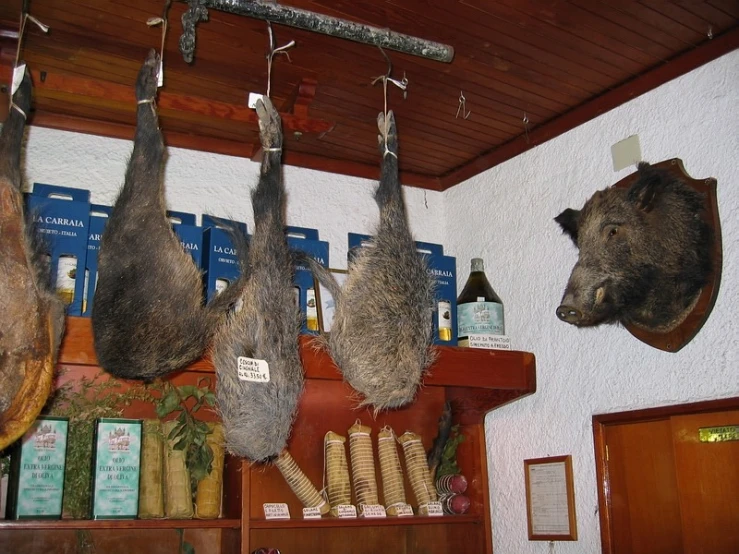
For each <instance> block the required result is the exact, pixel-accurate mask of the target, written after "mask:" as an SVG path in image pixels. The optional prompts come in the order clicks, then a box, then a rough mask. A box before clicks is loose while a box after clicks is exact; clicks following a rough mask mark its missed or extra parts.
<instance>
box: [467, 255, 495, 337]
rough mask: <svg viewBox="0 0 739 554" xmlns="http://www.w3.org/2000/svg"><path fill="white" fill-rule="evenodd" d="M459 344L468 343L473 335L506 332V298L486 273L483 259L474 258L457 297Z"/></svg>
mask: <svg viewBox="0 0 739 554" xmlns="http://www.w3.org/2000/svg"><path fill="white" fill-rule="evenodd" d="M457 322H458V323H457V336H458V344H459V346H469V336H470V335H505V322H504V316H503V301H502V300H501V299H500V296H498V295H497V294H496V293H495V291H494V290H493V287H492V286H490V282H489V281H488V278H487V277H486V276H485V264H484V262H483V260H482V258H472V263H471V267H470V276H469V277H468V278H467V282H466V283H465V285H464V288H463V289H462V292H461V293H460V294H459V297H458V298H457Z"/></svg>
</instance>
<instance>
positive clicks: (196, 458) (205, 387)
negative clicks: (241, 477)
mask: <svg viewBox="0 0 739 554" xmlns="http://www.w3.org/2000/svg"><path fill="white" fill-rule="evenodd" d="M203 383H204V384H203ZM158 385H159V386H160V391H161V397H160V398H159V400H157V401H156V402H155V408H156V413H157V416H158V417H159V418H160V419H164V418H165V417H167V416H168V415H170V414H172V413H174V412H177V411H179V412H180V413H179V415H178V416H177V424H176V425H175V426H174V428H173V429H172V431H170V433H169V436H168V437H166V439H167V440H170V441H174V446H173V448H174V449H175V450H184V451H185V452H186V463H187V469H188V470H189V471H190V488H191V490H192V493H193V495H194V494H195V492H196V491H197V487H198V483H199V482H200V480H201V479H204V478H205V477H207V476H208V475H209V474H210V472H211V471H212V469H213V450H211V448H210V445H209V444H208V443H206V441H205V439H206V437H207V436H208V434H209V433H210V428H209V427H208V424H207V423H205V422H204V421H200V420H198V419H195V417H194V415H193V414H195V413H196V412H197V411H198V410H199V409H200V408H202V407H203V406H208V407H213V406H215V403H216V397H215V394H213V391H211V390H210V379H209V378H207V377H203V378H201V379H199V380H198V383H197V385H180V386H175V385H173V384H172V383H170V382H169V381H162V382H160V383H158ZM201 385H202V386H201ZM154 386H156V385H154ZM191 399H194V402H193V400H191ZM188 405H191V406H192V407H190V408H188Z"/></svg>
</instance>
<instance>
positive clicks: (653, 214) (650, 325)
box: [555, 162, 713, 333]
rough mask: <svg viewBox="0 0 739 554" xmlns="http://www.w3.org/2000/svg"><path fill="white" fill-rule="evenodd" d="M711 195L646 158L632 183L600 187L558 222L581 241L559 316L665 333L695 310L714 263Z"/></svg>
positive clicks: (589, 323)
mask: <svg viewBox="0 0 739 554" xmlns="http://www.w3.org/2000/svg"><path fill="white" fill-rule="evenodd" d="M705 210H706V204H705V199H704V198H703V197H702V195H701V194H699V193H698V192H696V191H695V190H694V189H693V188H691V187H690V186H688V185H687V184H686V183H684V182H683V181H682V180H681V179H679V178H677V177H676V176H675V175H674V174H672V173H669V172H668V171H667V170H665V169H661V168H657V167H653V166H651V165H650V164H648V163H646V162H642V163H640V164H639V166H638V177H637V179H636V181H635V182H634V183H633V184H632V185H631V187H630V188H628V189H625V188H620V187H616V186H612V187H609V188H607V189H605V190H602V191H598V192H596V193H595V194H594V195H593V196H592V197H591V198H590V199H589V200H588V201H587V202H586V203H585V205H584V207H583V208H582V210H573V209H567V210H565V211H563V212H562V213H561V214H559V215H558V216H557V217H556V218H555V221H556V222H557V223H559V225H560V226H561V227H562V230H563V231H564V232H565V233H566V234H567V235H569V236H570V238H571V239H572V240H573V242H574V243H575V245H576V246H577V247H578V248H579V250H580V253H579V259H578V261H577V263H576V264H575V267H574V268H573V270H572V273H571V275H570V278H569V281H568V283H567V288H566V289H565V292H564V296H563V298H562V302H561V305H560V306H559V307H558V308H557V316H558V317H559V318H560V319H561V320H562V321H564V322H567V323H571V324H573V325H577V326H594V325H599V324H601V323H616V322H620V323H622V324H624V325H634V326H637V327H639V328H642V329H645V330H649V331H653V332H657V333H665V332H669V331H671V330H672V329H674V328H675V327H676V326H677V325H679V324H680V323H681V322H682V321H683V320H684V319H685V317H686V316H687V314H688V313H689V312H690V311H691V310H692V308H693V306H694V305H695V302H696V300H697V299H698V297H699V295H700V293H701V289H702V288H703V286H704V285H706V283H707V282H708V279H709V275H710V274H711V270H712V261H711V251H712V245H713V235H712V233H711V230H710V228H709V226H708V224H707V223H706V222H705V220H704V217H703V212H704V211H705Z"/></svg>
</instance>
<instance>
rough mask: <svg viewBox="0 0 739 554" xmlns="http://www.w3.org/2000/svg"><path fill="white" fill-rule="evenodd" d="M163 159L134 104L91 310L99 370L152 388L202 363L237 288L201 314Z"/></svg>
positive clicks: (146, 106) (148, 81) (140, 92)
mask: <svg viewBox="0 0 739 554" xmlns="http://www.w3.org/2000/svg"><path fill="white" fill-rule="evenodd" d="M158 64H159V57H158V56H157V55H156V53H155V52H154V51H153V50H152V51H151V52H150V53H149V56H148V57H147V59H146V61H145V62H144V64H143V66H142V68H141V71H140V72H139V76H138V80H137V82H136V99H137V100H139V101H141V100H149V99H153V98H154V97H155V95H156V90H157V67H158ZM164 153H165V147H164V142H163V140H162V134H161V132H160V130H159V125H158V121H157V114H156V107H155V104H153V103H143V104H139V105H138V108H137V126H136V136H135V138H134V147H133V153H132V154H131V159H130V160H129V162H128V169H127V171H126V179H125V182H124V185H123V188H122V189H121V192H120V194H119V196H118V199H117V200H116V203H115V206H114V208H113V212H112V214H111V216H110V219H109V220H108V223H107V226H106V228H105V232H104V233H103V237H102V241H101V244H100V253H99V266H98V284H97V290H96V292H95V303H94V305H93V310H92V328H93V333H94V337H95V350H96V352H97V356H98V360H99V362H100V365H102V366H103V368H105V370H106V371H108V372H110V373H112V374H113V375H115V376H117V377H122V378H127V379H144V380H152V379H154V378H156V377H160V376H163V375H166V374H167V373H170V372H172V371H177V370H179V369H182V368H184V367H185V366H186V365H187V364H189V363H190V362H192V361H193V360H195V359H197V358H198V357H200V356H201V355H202V354H203V352H204V351H205V349H206V347H207V345H208V344H209V343H210V341H211V340H212V337H213V333H214V331H215V329H216V327H217V326H218V325H219V324H220V323H221V322H222V321H223V319H224V318H225V313H226V310H227V308H228V307H229V306H230V305H231V304H232V303H233V300H234V296H235V295H236V294H237V292H238V288H239V287H237V286H232V287H229V289H228V290H227V291H226V292H224V293H223V294H221V295H220V296H218V297H217V298H216V299H215V300H214V301H212V302H211V303H210V304H209V305H208V306H204V302H203V284H202V279H201V274H200V270H199V269H198V268H197V267H196V266H195V263H194V262H193V260H192V258H191V257H190V255H189V254H187V252H186V251H185V250H184V248H183V247H182V244H181V243H180V240H179V239H178V238H177V236H176V235H175V233H174V231H173V230H172V227H171V223H170V221H169V219H168V218H167V215H166V201H165V197H164V183H163V179H162V168H163V160H164Z"/></svg>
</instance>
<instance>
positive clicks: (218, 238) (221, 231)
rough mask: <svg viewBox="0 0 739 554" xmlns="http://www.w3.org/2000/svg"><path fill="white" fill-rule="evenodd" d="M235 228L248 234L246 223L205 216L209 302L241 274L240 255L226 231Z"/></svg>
mask: <svg viewBox="0 0 739 554" xmlns="http://www.w3.org/2000/svg"><path fill="white" fill-rule="evenodd" d="M228 227H235V228H238V229H240V230H241V231H243V233H244V234H246V223H240V222H238V221H231V220H230V219H223V218H217V217H213V216H209V215H203V249H202V253H203V265H202V267H203V271H204V276H203V279H204V282H205V295H206V299H207V301H208V302H210V300H211V299H212V298H213V296H215V295H216V293H217V292H221V291H222V290H224V289H225V288H226V287H227V286H229V285H230V284H232V283H233V282H234V281H235V280H236V279H238V278H239V275H240V274H241V268H240V267H239V254H238V252H237V251H236V248H235V247H234V245H233V242H232V241H231V237H230V236H229V235H228V232H227V231H226V230H225V229H226V228H228Z"/></svg>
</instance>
